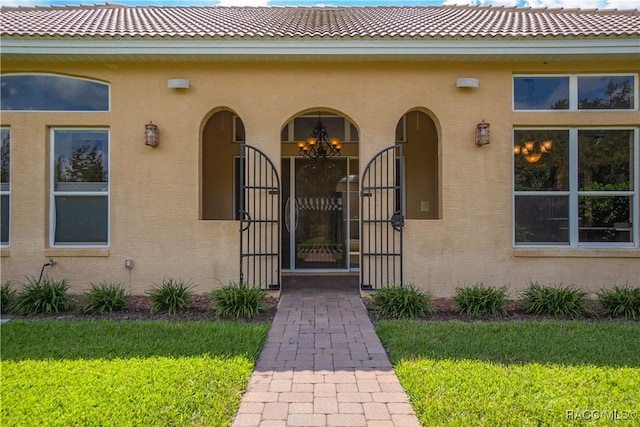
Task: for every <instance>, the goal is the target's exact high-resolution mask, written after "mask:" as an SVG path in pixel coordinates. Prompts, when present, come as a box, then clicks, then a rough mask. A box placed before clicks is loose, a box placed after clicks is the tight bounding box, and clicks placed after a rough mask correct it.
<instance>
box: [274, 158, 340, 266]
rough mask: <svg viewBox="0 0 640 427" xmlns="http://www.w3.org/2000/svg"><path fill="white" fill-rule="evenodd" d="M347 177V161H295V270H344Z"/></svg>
mask: <svg viewBox="0 0 640 427" xmlns="http://www.w3.org/2000/svg"><path fill="white" fill-rule="evenodd" d="M347 173H348V171H347V159H346V158H338V159H335V158H334V159H328V160H325V161H321V162H317V161H315V160H309V159H296V160H295V206H294V209H293V211H294V215H293V216H295V217H296V218H295V223H294V224H291V225H290V227H295V268H296V269H345V268H347V258H348V255H349V250H348V248H347V247H346V245H347V234H346V233H347V221H346V219H347V216H346V213H345V210H348V209H347V208H346V203H347V201H346V200H345V198H346V197H347V193H346V192H345V191H343V190H345V189H346V188H345V181H346V179H345V177H347V178H348V175H347ZM285 200H286V199H285ZM291 222H292V223H293V222H294V221H293V220H291Z"/></svg>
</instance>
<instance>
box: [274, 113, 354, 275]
mask: <svg viewBox="0 0 640 427" xmlns="http://www.w3.org/2000/svg"><path fill="white" fill-rule="evenodd" d="M319 124H321V126H322V127H323V128H324V129H325V130H326V133H327V141H330V142H329V143H330V144H331V143H333V144H334V145H335V146H336V147H337V148H339V151H340V152H339V153H337V154H336V153H334V155H331V156H328V158H313V157H314V155H313V154H309V152H308V151H307V152H305V150H310V149H311V148H310V147H309V142H308V139H309V138H311V137H312V134H313V133H314V129H316V128H317V127H318V126H319ZM332 138H337V139H338V140H339V142H336V141H332V142H331V139H332ZM358 142H359V132H358V129H357V127H356V126H355V125H354V124H353V123H352V122H351V121H350V120H349V119H348V118H347V117H345V116H344V115H343V114H340V113H338V112H335V111H330V110H326V109H314V110H308V111H305V112H301V113H299V114H297V115H296V116H295V117H293V118H291V119H290V120H289V121H288V122H287V123H286V124H285V125H284V126H283V128H282V133H281V147H282V159H281V178H282V219H283V220H282V269H283V271H288V272H316V273H322V272H349V271H357V270H358V268H359V259H360V257H359V251H360V245H359V193H358V190H359V180H358V178H359V165H358ZM320 157H322V156H320Z"/></svg>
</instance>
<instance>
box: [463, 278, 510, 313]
mask: <svg viewBox="0 0 640 427" xmlns="http://www.w3.org/2000/svg"><path fill="white" fill-rule="evenodd" d="M453 301H454V302H455V303H456V305H457V306H458V309H459V312H460V314H467V315H469V316H470V317H480V316H484V315H487V314H489V315H494V316H502V317H506V316H508V313H507V309H506V305H507V289H506V288H505V287H501V288H497V287H494V286H486V285H484V284H482V283H477V284H475V285H473V286H466V287H460V286H459V287H457V288H456V291H455V294H454V296H453Z"/></svg>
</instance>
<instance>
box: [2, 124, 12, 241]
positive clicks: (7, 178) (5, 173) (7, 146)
mask: <svg viewBox="0 0 640 427" xmlns="http://www.w3.org/2000/svg"><path fill="white" fill-rule="evenodd" d="M0 138H1V139H2V143H1V144H2V145H1V146H0V245H2V246H6V245H8V244H9V230H10V227H9V220H10V214H9V212H10V195H11V187H10V183H11V131H10V130H9V128H0Z"/></svg>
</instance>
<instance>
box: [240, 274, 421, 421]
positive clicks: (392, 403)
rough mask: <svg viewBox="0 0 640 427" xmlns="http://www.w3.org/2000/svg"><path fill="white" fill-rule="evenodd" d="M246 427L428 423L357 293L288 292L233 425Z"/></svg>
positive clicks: (325, 290) (320, 289) (319, 289)
mask: <svg viewBox="0 0 640 427" xmlns="http://www.w3.org/2000/svg"><path fill="white" fill-rule="evenodd" d="M329 279H330V278H329ZM244 426H265V427H266V426H298V427H311V426H363V427H375V426H394V427H400V426H412V427H415V426H420V423H419V422H418V419H417V418H416V416H415V414H414V412H413V409H412V408H411V405H410V403H409V400H408V398H407V395H406V393H405V391H404V389H403V388H402V387H401V386H400V383H399V382H398V378H397V377H396V375H395V373H394V372H393V369H392V368H391V363H390V362H389V359H388V357H387V355H386V353H385V351H384V348H383V347H382V344H381V343H380V340H379V338H378V336H377V335H376V334H375V331H374V329H373V325H372V324H371V321H370V320H369V316H368V315H367V311H366V308H365V307H364V305H363V304H362V300H361V299H360V296H359V295H358V294H357V291H353V290H352V291H344V290H340V289H338V288H336V287H321V286H318V287H317V288H315V289H303V290H294V291H289V292H284V291H283V293H282V295H281V298H280V304H279V306H278V311H277V314H276V316H275V319H274V320H273V325H272V327H271V330H270V331H269V336H268V338H267V343H266V345H265V347H264V349H263V350H262V353H261V354H260V358H259V359H258V362H257V365H256V369H255V371H254V372H253V375H252V377H251V380H250V382H249V387H248V389H247V392H246V393H245V395H244V396H243V398H242V403H241V404H240V409H239V410H238V413H237V414H236V417H235V419H234V422H233V427H244Z"/></svg>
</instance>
